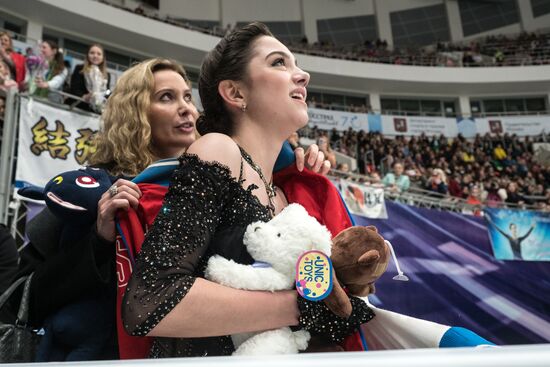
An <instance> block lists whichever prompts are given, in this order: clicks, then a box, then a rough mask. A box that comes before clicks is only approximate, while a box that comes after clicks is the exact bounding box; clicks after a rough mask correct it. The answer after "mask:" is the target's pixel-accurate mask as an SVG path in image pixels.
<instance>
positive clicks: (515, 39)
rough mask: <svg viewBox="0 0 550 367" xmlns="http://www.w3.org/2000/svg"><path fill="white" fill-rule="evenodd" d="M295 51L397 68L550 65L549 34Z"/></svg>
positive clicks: (325, 45) (323, 45) (295, 47)
mask: <svg viewBox="0 0 550 367" xmlns="http://www.w3.org/2000/svg"><path fill="white" fill-rule="evenodd" d="M289 47H290V49H291V50H292V51H294V52H299V53H305V54H310V55H317V56H323V57H330V58H337V59H345V60H353V61H363V62H376V63H386V64H396V65H400V64H403V65H422V66H446V67H456V66H464V67H475V66H515V65H546V64H550V34H547V33H546V34H536V33H521V34H519V35H517V36H506V35H497V36H493V35H492V36H487V37H485V38H483V39H479V40H476V41H472V42H466V43H463V42H437V43H436V44H435V45H430V46H426V47H418V46H412V45H411V46H408V47H393V48H391V47H388V43H387V42H386V41H385V40H380V39H377V40H376V41H369V40H367V41H365V42H364V43H363V44H362V45H347V46H338V45H334V44H333V43H331V42H315V43H313V44H310V43H308V41H307V38H303V39H302V41H301V42H299V43H293V44H291V45H289Z"/></svg>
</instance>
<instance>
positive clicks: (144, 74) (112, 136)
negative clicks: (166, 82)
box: [89, 58, 191, 176]
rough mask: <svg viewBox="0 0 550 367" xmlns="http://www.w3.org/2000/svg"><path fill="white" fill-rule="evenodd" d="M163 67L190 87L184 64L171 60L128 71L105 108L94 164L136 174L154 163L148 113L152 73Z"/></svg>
mask: <svg viewBox="0 0 550 367" xmlns="http://www.w3.org/2000/svg"><path fill="white" fill-rule="evenodd" d="M161 70H172V71H175V72H176V73H178V74H179V75H181V76H182V77H183V79H184V80H185V81H186V82H187V84H189V86H191V81H190V80H189V78H188V77H187V74H186V72H185V70H184V69H183V67H182V66H181V65H180V64H178V63H177V62H175V61H173V60H169V59H162V58H155V59H150V60H145V61H142V62H140V63H139V64H137V65H134V66H132V67H131V68H130V69H128V70H127V71H125V72H124V74H122V76H121V77H120V78H119V79H118V82H117V84H116V86H115V88H114V90H113V93H112V94H111V96H110V97H109V99H108V100H107V104H106V105H105V109H104V110H103V114H102V128H101V129H100V131H99V132H98V133H97V134H96V137H95V139H94V141H95V144H96V152H95V153H94V154H93V155H92V156H91V158H90V160H89V163H90V164H91V165H107V166H109V171H110V173H111V174H113V175H127V176H136V175H137V174H138V173H140V172H141V171H143V170H144V169H145V168H146V167H147V166H148V165H150V164H151V163H153V162H154V160H155V156H154V153H153V147H152V139H151V125H150V123H149V119H148V117H147V115H148V111H149V106H150V104H151V97H152V95H153V93H154V88H155V81H154V76H153V74H154V73H155V72H157V71H161Z"/></svg>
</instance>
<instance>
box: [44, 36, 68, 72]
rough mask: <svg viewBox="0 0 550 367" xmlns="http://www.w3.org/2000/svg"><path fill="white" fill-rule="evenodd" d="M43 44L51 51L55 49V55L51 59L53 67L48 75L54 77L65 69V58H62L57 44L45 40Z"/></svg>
mask: <svg viewBox="0 0 550 367" xmlns="http://www.w3.org/2000/svg"><path fill="white" fill-rule="evenodd" d="M43 42H44V43H47V44H48V46H50V48H51V49H52V50H53V49H55V55H54V57H53V61H54V67H53V70H52V72H51V75H50V77H54V76H56V75H57V74H59V73H61V72H62V71H63V69H65V58H64V57H63V53H62V52H61V51H60V50H59V46H58V45H57V42H55V41H52V40H45V41H43Z"/></svg>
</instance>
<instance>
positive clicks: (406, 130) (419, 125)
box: [382, 115, 458, 137]
mask: <svg viewBox="0 0 550 367" xmlns="http://www.w3.org/2000/svg"><path fill="white" fill-rule="evenodd" d="M382 134H384V135H407V136H411V135H421V134H426V135H429V136H430V135H441V134H443V135H445V136H448V137H453V136H457V134H458V129H457V127H456V119H455V118H447V117H429V116H388V115H382Z"/></svg>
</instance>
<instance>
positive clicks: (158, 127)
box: [147, 70, 199, 159]
mask: <svg viewBox="0 0 550 367" xmlns="http://www.w3.org/2000/svg"><path fill="white" fill-rule="evenodd" d="M154 79H155V86H154V89H153V95H152V96H151V105H150V107H149V112H148V115H147V117H148V119H149V123H150V124H151V139H152V147H153V152H154V153H155V155H156V156H157V157H158V158H159V159H164V158H174V157H178V156H179V155H181V154H182V153H183V151H184V150H185V149H186V148H187V147H189V146H190V145H191V144H192V143H193V142H194V141H195V138H196V136H195V122H196V121H197V118H198V116H199V113H198V112H197V109H196V107H195V105H194V104H193V101H192V96H191V88H190V87H189V85H188V84H187V83H186V82H185V80H184V79H183V77H182V76H181V75H179V74H178V73H176V72H175V71H172V70H161V71H157V72H156V73H155V74H154Z"/></svg>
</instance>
